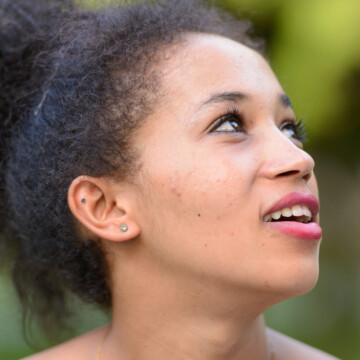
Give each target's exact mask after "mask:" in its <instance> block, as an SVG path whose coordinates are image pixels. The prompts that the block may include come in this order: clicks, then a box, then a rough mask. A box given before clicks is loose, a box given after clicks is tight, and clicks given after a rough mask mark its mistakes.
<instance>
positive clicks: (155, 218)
mask: <svg viewBox="0 0 360 360" xmlns="http://www.w3.org/2000/svg"><path fill="white" fill-rule="evenodd" d="M173 155H174V156H173V157H172V156H171V154H169V153H167V156H166V158H163V161H161V162H156V164H155V163H153V164H154V166H153V167H152V169H151V174H150V175H149V176H150V177H151V186H152V191H151V194H152V195H151V201H150V204H151V206H150V208H149V209H148V211H147V213H148V215H147V216H148V223H149V226H151V231H150V233H151V234H150V233H149V239H151V238H154V237H155V238H157V239H159V241H158V242H157V244H156V245H157V246H158V245H159V246H160V247H163V249H162V250H165V251H166V252H167V254H166V255H167V256H168V255H169V254H168V252H172V256H180V257H185V256H186V257H187V258H188V259H192V261H194V260H195V258H197V259H196V261H198V260H199V259H203V260H204V261H207V260H206V259H205V258H204V256H205V254H208V255H209V258H208V260H209V259H210V258H212V259H213V260H214V261H218V260H216V259H219V258H220V257H222V258H223V261H226V259H227V260H229V257H230V256H231V254H234V253H236V252H237V253H239V249H240V247H241V246H242V245H244V246H245V244H241V242H240V241H239V239H244V240H243V242H245V239H246V238H249V236H248V235H249V229H250V227H251V225H252V224H251V222H252V221H253V219H254V216H253V215H254V212H253V211H251V201H250V196H251V193H252V191H251V189H252V183H253V179H254V173H255V171H254V162H251V161H250V160H249V158H250V157H245V156H244V157H240V156H239V154H238V153H236V152H235V151H233V152H228V153H226V154H225V153H224V151H222V152H219V153H216V155H211V156H210V154H209V153H208V152H205V151H204V152H201V151H199V150H198V151H196V152H193V153H189V154H188V155H187V154H185V153H181V154H177V155H175V154H173ZM170 160H171V161H170ZM150 218H151V219H150ZM236 247H237V249H236ZM245 247H246V246H245ZM204 249H205V250H206V253H204ZM157 250H160V249H157ZM169 258H171V256H170V257H169ZM209 261H210V260H209Z"/></svg>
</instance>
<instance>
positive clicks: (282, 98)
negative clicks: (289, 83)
mask: <svg viewBox="0 0 360 360" xmlns="http://www.w3.org/2000/svg"><path fill="white" fill-rule="evenodd" d="M280 102H281V104H283V105H284V106H285V107H286V108H288V107H290V108H292V107H293V106H292V103H291V100H290V98H289V97H288V96H287V95H285V94H281V95H280Z"/></svg>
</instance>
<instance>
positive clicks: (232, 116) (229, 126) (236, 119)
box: [210, 109, 245, 133]
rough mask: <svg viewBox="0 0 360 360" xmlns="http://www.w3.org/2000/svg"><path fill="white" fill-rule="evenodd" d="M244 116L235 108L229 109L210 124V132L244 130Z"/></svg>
mask: <svg viewBox="0 0 360 360" xmlns="http://www.w3.org/2000/svg"><path fill="white" fill-rule="evenodd" d="M244 131H245V129H244V117H243V115H242V114H240V113H239V112H238V110H237V109H229V111H228V112H227V113H226V114H224V115H222V116H220V117H219V118H218V119H217V120H216V121H215V122H214V124H213V125H212V126H211V129H210V132H212V133H228V132H231V133H237V132H244Z"/></svg>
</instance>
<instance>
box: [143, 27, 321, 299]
mask: <svg viewBox="0 0 360 360" xmlns="http://www.w3.org/2000/svg"><path fill="white" fill-rule="evenodd" d="M162 84H163V90H164V91H163V93H164V96H163V98H162V99H161V103H160V105H159V106H158V107H157V109H156V111H155V112H154V113H153V115H151V116H150V118H149V119H147V121H146V123H145V124H144V125H143V126H142V127H141V129H140V131H139V133H138V136H137V138H136V143H137V144H138V146H139V148H140V149H141V152H142V161H143V168H142V170H141V172H140V176H141V177H140V178H139V179H140V184H141V186H142V190H143V191H142V193H143V198H142V199H141V201H140V203H141V207H140V206H139V209H138V217H139V218H138V219H139V223H140V226H141V231H142V232H141V246H142V251H143V253H144V254H145V253H146V259H147V261H150V262H152V263H153V264H157V266H159V267H160V268H161V270H162V271H163V273H164V272H165V273H168V274H171V276H174V278H175V277H176V276H179V277H180V276H181V277H184V276H185V278H186V277H187V278H191V279H192V280H194V279H201V281H203V282H205V283H206V281H208V280H209V281H211V282H212V284H214V283H216V282H218V283H219V284H220V283H222V284H236V285H237V286H240V287H243V288H249V289H252V290H256V291H273V290H276V291H278V292H279V291H280V292H283V291H285V292H287V294H289V292H290V293H291V294H293V295H295V294H298V293H302V292H305V291H307V290H309V289H310V288H311V287H312V286H313V285H314V283H315V282H316V279H317V275H318V250H319V243H320V237H321V230H320V228H319V227H318V225H317V224H316V222H317V221H318V220H317V219H318V216H317V201H316V199H315V198H317V197H318V190H317V185H316V180H315V176H314V174H313V168H314V161H313V159H312V158H311V157H310V155H308V154H307V153H306V152H304V151H303V150H302V144H301V141H300V140H299V137H300V134H297V129H296V127H295V125H294V123H295V115H294V111H293V109H292V107H291V104H290V101H289V99H288V98H287V97H286V96H285V94H284V91H283V89H282V87H281V86H280V84H279V82H278V80H277V79H276V77H275V75H274V73H273V72H272V70H271V69H270V67H269V65H268V64H267V62H266V61H265V60H264V59H263V58H262V57H261V56H260V55H259V54H257V53H256V52H254V51H252V50H251V49H249V48H247V47H245V46H243V45H241V44H239V43H236V42H234V41H231V40H229V39H226V38H222V37H218V36H212V35H195V34H194V35H189V37H188V41H187V42H186V44H182V45H180V48H178V50H177V51H176V53H175V56H173V57H172V58H171V60H167V62H166V63H165V65H164V67H163V77H162ZM312 195H314V196H312ZM279 201H280V202H279ZM294 205H305V206H306V207H307V208H309V209H310V211H311V212H312V214H311V216H310V218H312V220H311V221H312V223H311V224H302V223H301V222H300V221H299V220H301V221H309V217H308V215H309V214H308V213H307V211H308V210H306V209H305V210H303V211H304V212H305V214H304V215H303V216H300V215H299V214H302V213H297V212H296V211H299V207H295V208H292V209H291V210H289V208H291V207H292V206H294ZM286 208H287V209H286ZM281 209H285V210H283V213H284V214H285V215H289V211H293V212H291V213H290V215H291V214H293V215H294V214H295V215H296V214H297V215H298V217H296V218H294V217H292V218H291V220H297V221H292V222H289V221H287V222H285V221H281V222H270V221H266V220H269V216H267V215H269V214H270V213H273V212H276V210H281ZM302 209H303V208H302V207H300V211H301V210H302ZM274 217H275V218H276V217H277V214H275V215H274ZM282 219H284V220H285V219H288V218H280V220H282ZM187 275H188V276H187Z"/></svg>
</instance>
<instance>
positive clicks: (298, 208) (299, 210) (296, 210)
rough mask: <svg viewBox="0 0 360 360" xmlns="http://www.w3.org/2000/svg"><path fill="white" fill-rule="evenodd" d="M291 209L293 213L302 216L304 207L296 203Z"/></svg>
mask: <svg viewBox="0 0 360 360" xmlns="http://www.w3.org/2000/svg"><path fill="white" fill-rule="evenodd" d="M291 211H292V213H293V215H294V216H302V215H304V214H303V210H302V207H301V206H300V205H294V206H292V207H291Z"/></svg>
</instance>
